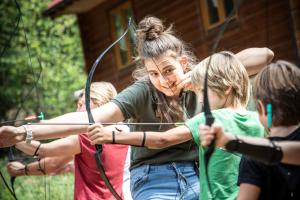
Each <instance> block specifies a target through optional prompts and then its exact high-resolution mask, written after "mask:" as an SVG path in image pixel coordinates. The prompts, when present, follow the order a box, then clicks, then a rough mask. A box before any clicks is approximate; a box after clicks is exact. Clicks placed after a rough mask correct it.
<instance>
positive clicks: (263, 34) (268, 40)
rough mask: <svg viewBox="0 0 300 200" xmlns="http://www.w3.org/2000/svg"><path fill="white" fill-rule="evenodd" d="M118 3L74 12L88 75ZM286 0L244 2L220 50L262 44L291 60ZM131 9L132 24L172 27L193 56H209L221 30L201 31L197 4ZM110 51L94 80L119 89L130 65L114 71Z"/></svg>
mask: <svg viewBox="0 0 300 200" xmlns="http://www.w3.org/2000/svg"><path fill="white" fill-rule="evenodd" d="M123 2H125V1H123V0H110V1H105V2H104V3H102V4H100V5H99V6H97V7H95V8H93V9H92V10H90V11H88V12H86V13H81V14H78V24H79V28H80V32H81V38H82V46H83V51H84V57H85V63H86V70H87V71H88V70H89V69H90V67H91V66H92V64H93V62H94V61H95V59H96V58H97V56H98V55H99V53H100V52H102V51H103V50H104V49H105V48H106V47H107V46H108V45H109V44H111V43H112V33H111V30H112V29H111V25H110V18H109V11H110V10H111V9H113V8H115V7H116V6H118V5H120V4H121V3H123ZM291 2H292V3H291V4H292V5H290V4H289V3H290V2H289V1H288V0H272V1H271V0H268V1H267V0H255V1H249V0H248V1H247V0H245V1H244V2H243V4H242V6H241V8H240V9H239V11H238V13H237V17H236V18H235V19H234V20H232V21H231V22H230V24H229V26H228V28H227V30H226V32H225V33H224V36H223V38H222V40H221V42H220V45H219V50H230V51H233V52H238V51H240V50H242V49H245V48H248V47H263V46H267V47H269V48H271V49H272V50H273V51H274V52H275V55H276V56H275V59H287V60H290V61H293V62H296V60H297V49H296V48H297V47H298V49H299V47H300V28H299V27H300V25H299V21H300V20H299V1H297V0H292V1H291ZM131 5H132V8H133V12H134V16H135V21H136V22H139V21H140V20H141V19H142V18H143V17H144V16H146V15H154V16H157V17H159V18H161V19H164V20H165V21H166V22H168V23H173V24H174V26H175V30H176V33H177V34H178V35H179V36H180V37H181V38H182V39H183V40H184V41H185V42H187V43H189V44H190V45H191V46H192V47H193V49H194V52H195V54H196V55H197V56H198V58H204V57H206V56H208V55H209V52H210V49H211V47H212V44H213V42H214V39H215V37H216V35H217V34H218V32H219V30H220V27H219V26H218V27H215V28H212V29H209V30H205V28H204V25H203V24H204V22H203V17H202V13H201V8H200V0H159V1H154V0H132V1H131ZM291 8H292V12H291ZM295 18H296V19H295ZM114 52H115V51H114V50H111V51H110V52H108V53H107V55H106V56H105V58H104V59H103V61H102V62H101V63H100V66H99V67H98V70H97V72H96V75H95V79H94V80H95V81H96V80H97V81H101V80H102V81H110V82H112V83H113V84H114V85H115V86H116V87H117V89H118V90H119V91H120V90H121V89H123V88H124V87H126V86H127V85H128V84H130V83H131V82H132V78H131V72H132V70H133V69H134V65H131V66H129V67H127V68H125V69H122V70H119V69H118V67H117V65H116V59H115V55H114ZM298 57H299V55H298Z"/></svg>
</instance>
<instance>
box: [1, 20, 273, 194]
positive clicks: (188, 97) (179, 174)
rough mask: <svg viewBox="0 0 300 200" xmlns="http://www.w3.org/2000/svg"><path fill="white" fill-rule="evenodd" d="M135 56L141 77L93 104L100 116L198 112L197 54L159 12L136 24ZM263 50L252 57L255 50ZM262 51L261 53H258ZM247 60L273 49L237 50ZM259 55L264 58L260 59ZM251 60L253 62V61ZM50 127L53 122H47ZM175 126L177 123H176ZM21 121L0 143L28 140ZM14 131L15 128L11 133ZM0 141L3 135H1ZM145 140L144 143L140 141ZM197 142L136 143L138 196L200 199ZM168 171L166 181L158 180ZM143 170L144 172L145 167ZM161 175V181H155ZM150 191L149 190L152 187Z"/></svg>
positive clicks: (51, 133)
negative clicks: (193, 81) (193, 80)
mask: <svg viewBox="0 0 300 200" xmlns="http://www.w3.org/2000/svg"><path fill="white" fill-rule="evenodd" d="M136 33H137V53H138V57H137V61H138V63H139V66H138V68H137V69H136V70H135V72H134V78H135V79H137V81H136V82H135V83H134V84H132V85H131V86H129V87H127V88H126V89H125V90H123V91H122V92H121V93H119V95H117V96H116V97H115V98H114V99H113V100H112V101H111V102H109V103H107V104H105V105H103V106H101V107H100V108H97V109H94V110H93V112H92V113H93V116H94V118H95V121H97V122H102V123H105V122H119V121H124V120H126V119H130V118H131V119H133V120H134V121H136V122H151V123H154V122H182V121H185V120H187V119H189V118H191V117H193V116H195V115H196V114H197V113H199V112H200V110H201V109H200V107H201V105H199V104H198V102H197V99H196V94H195V93H194V92H192V91H187V90H185V88H189V87H190V74H189V73H188V72H189V71H190V70H191V68H192V66H193V65H194V64H195V60H196V59H195V58H194V56H193V55H192V53H191V52H190V51H188V50H187V47H186V45H185V44H184V43H183V42H182V41H181V40H180V39H178V38H177V37H176V36H175V35H174V33H173V32H172V27H169V28H168V29H165V27H164V25H163V24H162V22H161V20H159V19H158V18H156V17H151V16H150V17H145V18H144V19H143V20H142V21H141V22H140V23H139V25H138V28H137V31H136ZM253 52H254V53H255V54H261V55H263V56H260V57H257V56H256V55H255V57H252V59H250V58H251V55H252V54H253ZM258 52H259V53H258ZM237 56H238V57H239V58H240V57H241V58H243V59H244V60H245V61H246V63H247V66H251V67H252V66H258V65H264V64H265V63H266V62H268V61H269V60H270V58H272V56H273V54H272V52H270V51H268V50H267V51H266V49H255V50H254V51H253V50H251V49H250V50H244V51H243V52H241V53H240V54H237ZM257 58H260V59H257ZM252 64H253V65H252ZM49 122H71V123H74V122H88V119H87V116H86V114H82V113H69V114H66V115H63V116H60V117H57V118H54V119H52V120H49ZM49 127H50V128H49ZM173 127H174V126H173ZM28 128H30V130H32V131H33V138H34V139H37V140H39V139H44V138H54V137H61V136H64V135H68V134H69V133H70V132H73V133H80V132H84V131H86V129H87V126H79V125H76V126H67V127H66V126H55V127H54V126H48V127H47V126H30V127H29V126H28ZM170 128H172V126H155V125H152V126H142V125H140V126H135V127H132V129H133V130H135V131H137V130H149V131H164V130H168V129H170ZM26 132H27V131H25V130H24V128H23V127H18V128H13V127H2V128H1V129H0V139H2V140H5V142H3V143H2V144H1V145H0V146H7V145H9V144H10V143H15V142H16V141H22V140H25V137H26V135H27V134H26ZM12 133H14V134H12ZM0 142H1V141H0ZM139 145H141V144H139ZM197 154H198V148H197V146H196V145H195V144H194V143H193V142H192V141H188V142H185V143H183V144H179V145H176V146H173V147H169V148H165V149H160V150H149V149H147V148H143V147H142V148H141V147H132V154H131V191H132V195H133V198H134V199H149V198H148V197H149V196H148V195H149V194H150V193H154V194H157V196H156V197H153V198H154V199H155V198H157V197H158V196H159V198H160V199H176V198H184V199H198V196H199V183H198V176H197V173H196V171H197V170H195V167H194V166H195V162H197V161H198V156H197ZM155 171H159V172H161V173H162V174H164V177H165V178H164V181H163V182H162V181H159V180H160V179H161V175H160V174H158V177H159V179H157V175H156V174H154V173H153V172H155ZM141 172H142V173H141ZM157 181H159V185H158V183H157ZM149 191H150V192H149Z"/></svg>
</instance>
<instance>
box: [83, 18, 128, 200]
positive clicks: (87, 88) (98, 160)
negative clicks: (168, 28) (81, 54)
mask: <svg viewBox="0 0 300 200" xmlns="http://www.w3.org/2000/svg"><path fill="white" fill-rule="evenodd" d="M130 27H131V18H129V21H128V26H127V29H126V30H125V31H124V33H123V34H122V35H121V36H120V37H119V38H118V39H117V40H116V41H115V42H113V43H112V44H111V45H110V46H109V47H107V48H106V49H105V50H104V51H103V52H102V53H101V54H100V55H99V57H98V58H97V59H96V61H95V62H94V64H93V66H92V68H91V70H90V72H89V76H88V78H87V81H86V86H85V106H86V111H87V114H88V119H89V123H95V120H94V118H93V115H92V112H91V107H90V86H91V82H92V79H93V75H94V73H95V70H96V68H97V66H98V64H99V62H100V61H101V59H102V58H103V56H104V55H105V54H106V52H108V51H109V50H110V49H111V48H112V47H113V46H114V45H115V44H117V43H118V42H119V41H120V40H121V39H122V38H123V37H124V36H125V35H126V34H127V32H128V31H129V28H130ZM95 148H96V152H95V160H96V163H97V167H98V170H99V172H100V176H101V178H102V180H103V181H104V182H105V184H106V186H107V188H108V189H109V191H110V192H111V193H112V194H113V196H114V197H115V198H116V199H117V200H122V198H121V197H120V195H119V194H118V193H117V192H116V191H115V189H114V188H113V186H112V185H111V183H110V181H109V179H108V178H107V176H106V173H105V169H104V166H103V163H102V160H101V157H100V156H101V153H102V150H103V148H102V145H95Z"/></svg>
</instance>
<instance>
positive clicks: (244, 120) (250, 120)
mask: <svg viewBox="0 0 300 200" xmlns="http://www.w3.org/2000/svg"><path fill="white" fill-rule="evenodd" d="M212 113H213V116H214V117H215V122H217V123H219V124H222V125H223V127H224V130H225V131H226V132H229V133H232V134H236V135H248V136H259V137H263V136H264V128H263V127H262V125H261V124H260V122H259V119H258V114H257V113H256V112H252V111H245V112H242V113H238V112H235V111H233V110H231V109H219V110H214V111H212ZM200 124H205V117H204V114H203V113H201V114H199V115H197V116H195V117H194V118H192V119H190V120H189V121H187V122H186V126H187V127H188V128H189V129H190V131H191V133H192V136H193V139H194V142H195V143H196V144H197V145H198V146H199V172H200V177H199V178H200V197H199V198H200V199H201V200H208V199H212V197H213V199H216V200H217V199H224V200H225V199H226V200H231V199H236V198H237V194H238V186H237V178H238V169H239V163H240V159H241V158H240V155H238V154H234V153H230V152H227V151H226V150H224V149H220V148H217V149H215V152H214V153H213V155H212V156H211V158H210V160H209V165H208V176H209V184H210V188H211V190H212V191H211V193H210V191H209V188H208V183H207V179H206V174H205V163H204V162H205V161H204V153H205V150H206V148H205V147H203V146H201V145H200V138H199V125H200Z"/></svg>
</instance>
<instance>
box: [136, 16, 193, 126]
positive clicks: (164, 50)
mask: <svg viewBox="0 0 300 200" xmlns="http://www.w3.org/2000/svg"><path fill="white" fill-rule="evenodd" d="M172 28H173V26H172V25H171V26H169V27H168V28H167V29H166V28H165V26H164V25H163V22H162V21H161V20H160V19H158V18H156V17H153V16H147V17H145V18H144V19H143V20H142V21H141V22H140V23H139V24H138V27H137V30H136V36H137V41H136V46H137V54H138V55H137V57H136V63H137V68H136V69H135V70H134V71H133V74H132V76H133V78H134V79H135V80H141V79H143V80H147V81H148V82H149V85H150V87H151V88H152V90H153V92H154V96H155V100H156V102H155V103H156V105H157V110H156V113H157V116H159V117H160V118H161V119H162V120H164V121H169V122H171V120H172V121H178V120H179V121H180V120H183V116H184V115H183V108H182V105H180V104H179V102H178V101H179V100H178V99H174V98H169V97H168V98H167V97H166V96H165V95H164V94H163V93H161V92H159V91H158V90H157V89H155V88H154V86H153V85H152V84H151V82H150V80H149V77H148V73H147V70H146V67H145V64H144V61H145V59H154V58H158V57H159V56H162V55H168V56H172V57H174V58H177V57H179V56H183V55H184V56H186V57H187V59H188V63H187V65H188V66H187V69H186V71H189V70H191V68H192V67H193V66H194V65H195V64H196V62H197V59H196V58H195V56H194V54H193V53H192V52H191V51H190V50H188V47H187V45H186V44H185V43H184V42H183V41H182V40H180V39H179V38H178V37H177V36H176V35H175V34H174V32H173V30H172Z"/></svg>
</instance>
